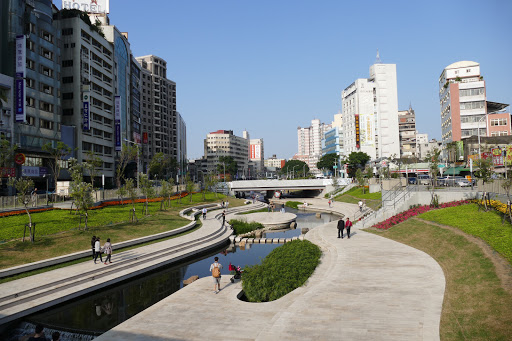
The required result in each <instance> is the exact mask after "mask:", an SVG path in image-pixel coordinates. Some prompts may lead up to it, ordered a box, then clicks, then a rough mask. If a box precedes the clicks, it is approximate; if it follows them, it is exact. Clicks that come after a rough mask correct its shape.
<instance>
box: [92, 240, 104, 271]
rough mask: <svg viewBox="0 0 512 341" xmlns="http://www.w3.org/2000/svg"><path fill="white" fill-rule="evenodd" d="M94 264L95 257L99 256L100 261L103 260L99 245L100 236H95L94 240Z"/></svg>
mask: <svg viewBox="0 0 512 341" xmlns="http://www.w3.org/2000/svg"><path fill="white" fill-rule="evenodd" d="M94 252H95V253H96V254H95V255H94V264H96V259H98V256H100V261H101V262H103V257H101V245H100V237H96V241H95V242H94Z"/></svg>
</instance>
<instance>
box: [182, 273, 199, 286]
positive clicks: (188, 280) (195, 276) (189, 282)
mask: <svg viewBox="0 0 512 341" xmlns="http://www.w3.org/2000/svg"><path fill="white" fill-rule="evenodd" d="M198 279H199V276H198V275H194V276H190V277H189V278H187V279H184V280H183V285H184V286H185V285H188V284H191V283H193V282H195V281H197V280H198Z"/></svg>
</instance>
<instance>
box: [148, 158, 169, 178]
mask: <svg viewBox="0 0 512 341" xmlns="http://www.w3.org/2000/svg"><path fill="white" fill-rule="evenodd" d="M167 167H169V158H167V157H166V156H165V155H164V153H162V152H159V153H156V154H155V155H154V156H153V158H152V159H151V161H150V162H149V174H150V175H151V176H152V177H153V178H155V177H158V178H159V179H164V178H165V175H167V174H166V170H167Z"/></svg>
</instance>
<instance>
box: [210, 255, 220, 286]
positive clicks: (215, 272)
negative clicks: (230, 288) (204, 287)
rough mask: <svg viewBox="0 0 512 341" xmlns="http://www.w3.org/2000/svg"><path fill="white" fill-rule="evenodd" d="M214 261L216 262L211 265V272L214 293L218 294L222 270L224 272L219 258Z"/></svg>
mask: <svg viewBox="0 0 512 341" xmlns="http://www.w3.org/2000/svg"><path fill="white" fill-rule="evenodd" d="M214 260H215V262H213V263H212V265H210V272H211V273H212V277H213V292H214V293H218V292H219V291H220V278H221V275H220V270H222V264H220V263H219V257H215V258H214ZM217 288H218V289H217Z"/></svg>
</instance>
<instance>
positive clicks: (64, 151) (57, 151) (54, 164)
mask: <svg viewBox="0 0 512 341" xmlns="http://www.w3.org/2000/svg"><path fill="white" fill-rule="evenodd" d="M42 149H43V151H45V152H47V153H48V154H50V157H51V164H50V168H51V170H52V174H53V179H54V181H55V190H57V179H58V177H59V174H60V169H61V163H62V162H63V161H64V159H65V158H66V157H67V156H68V155H69V154H70V153H71V148H70V147H69V146H68V145H67V144H65V143H64V142H61V141H59V142H57V145H56V146H55V147H53V146H52V143H51V142H48V143H46V144H44V145H43V148H42Z"/></svg>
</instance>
